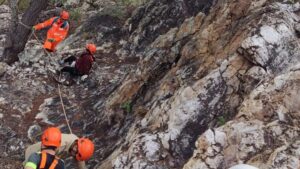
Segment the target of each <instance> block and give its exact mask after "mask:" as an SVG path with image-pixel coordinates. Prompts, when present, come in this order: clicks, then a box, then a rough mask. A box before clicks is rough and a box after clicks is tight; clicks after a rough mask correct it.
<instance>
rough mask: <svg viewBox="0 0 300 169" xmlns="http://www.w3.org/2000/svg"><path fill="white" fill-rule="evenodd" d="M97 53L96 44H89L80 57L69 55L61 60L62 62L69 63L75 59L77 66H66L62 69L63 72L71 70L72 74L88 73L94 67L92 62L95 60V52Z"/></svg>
mask: <svg viewBox="0 0 300 169" xmlns="http://www.w3.org/2000/svg"><path fill="white" fill-rule="evenodd" d="M95 53H96V45H95V44H87V45H86V51H85V52H84V53H83V54H81V55H80V56H79V57H78V58H76V57H75V56H71V57H68V58H66V59H64V60H62V61H61V62H60V64H64V63H69V64H72V62H74V61H75V66H73V67H72V66H65V67H63V68H62V69H61V72H69V73H70V74H71V75H72V76H82V75H88V74H89V73H90V70H91V68H92V64H93V62H94V61H95V57H94V54H95Z"/></svg>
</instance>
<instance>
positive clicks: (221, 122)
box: [218, 116, 226, 126]
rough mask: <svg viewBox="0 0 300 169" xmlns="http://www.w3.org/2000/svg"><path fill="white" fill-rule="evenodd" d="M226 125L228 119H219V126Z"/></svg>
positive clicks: (222, 117) (221, 117)
mask: <svg viewBox="0 0 300 169" xmlns="http://www.w3.org/2000/svg"><path fill="white" fill-rule="evenodd" d="M225 123H226V119H225V117H224V116H220V117H218V126H223V125H224V124H225Z"/></svg>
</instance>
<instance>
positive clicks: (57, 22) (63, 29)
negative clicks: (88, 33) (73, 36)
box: [32, 11, 69, 52]
mask: <svg viewBox="0 0 300 169" xmlns="http://www.w3.org/2000/svg"><path fill="white" fill-rule="evenodd" d="M68 19H69V13H68V12H67V11H62V12H61V13H60V16H59V17H52V18H50V19H48V20H46V21H45V22H43V23H39V24H37V25H35V26H33V28H32V29H33V30H40V29H44V28H47V27H50V28H49V30H48V32H47V39H46V40H45V43H44V48H45V49H46V50H47V51H49V52H54V51H55V47H56V46H57V45H58V44H59V43H60V42H61V41H62V40H64V39H65V38H66V36H67V34H68V31H69V23H68V21H67V20H68Z"/></svg>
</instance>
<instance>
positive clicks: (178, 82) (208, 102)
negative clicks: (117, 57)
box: [99, 0, 299, 168]
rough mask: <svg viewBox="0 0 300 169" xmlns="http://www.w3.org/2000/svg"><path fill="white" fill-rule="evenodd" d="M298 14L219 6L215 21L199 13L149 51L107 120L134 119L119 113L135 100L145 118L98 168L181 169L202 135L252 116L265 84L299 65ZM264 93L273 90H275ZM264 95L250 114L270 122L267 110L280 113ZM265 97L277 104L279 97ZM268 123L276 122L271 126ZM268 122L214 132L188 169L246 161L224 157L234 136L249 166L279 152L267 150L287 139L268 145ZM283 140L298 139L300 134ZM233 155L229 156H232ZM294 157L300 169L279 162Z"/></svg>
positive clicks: (278, 8) (286, 9)
mask: <svg viewBox="0 0 300 169" xmlns="http://www.w3.org/2000/svg"><path fill="white" fill-rule="evenodd" d="M237 7H238V8H237ZM298 9H299V4H298V3H297V4H295V5H291V4H290V5H288V4H283V3H276V2H274V3H270V2H267V1H263V0H262V1H255V2H251V1H247V2H246V1H230V0H228V1H226V0H224V1H218V2H217V4H216V5H215V6H213V8H212V10H211V11H210V13H209V14H208V16H205V14H203V13H199V14H198V15H196V16H195V17H192V18H190V19H187V20H186V21H185V22H184V23H183V24H182V25H181V26H180V27H178V28H173V29H171V30H170V31H168V33H166V34H165V35H161V36H160V37H158V38H157V39H156V40H155V41H154V42H153V43H152V44H151V47H148V48H146V50H145V52H144V53H143V58H144V59H142V60H141V61H140V63H139V67H138V68H137V70H136V71H135V73H133V74H131V75H129V76H128V77H127V78H126V79H125V80H124V82H123V84H122V85H121V86H120V87H119V88H118V89H117V91H116V92H114V93H113V95H111V96H110V98H109V99H108V101H107V103H106V108H107V114H109V113H112V115H111V116H113V117H114V116H118V118H121V119H122V118H123V117H122V116H125V117H126V116H128V115H120V112H119V111H117V110H118V107H119V105H122V104H123V103H126V102H128V101H130V102H131V103H132V106H133V111H132V113H134V114H136V116H139V117H136V118H135V123H134V124H132V125H131V128H130V129H129V131H130V132H128V134H127V136H126V140H125V143H123V146H122V147H121V148H120V149H119V150H116V151H115V153H114V154H113V155H112V156H111V157H110V158H109V161H107V163H104V164H103V165H100V166H99V168H103V167H104V168H105V167H106V168H109V165H108V164H109V163H112V166H113V167H114V168H181V166H183V165H184V163H185V161H186V160H188V158H189V157H190V156H191V154H192V151H193V145H194V142H195V141H196V139H197V137H198V136H199V135H200V134H201V133H202V132H204V131H205V130H206V129H207V128H209V127H215V126H217V125H221V124H222V123H224V122H223V121H224V120H228V119H231V118H233V117H234V116H235V114H237V113H238V112H245V110H244V107H243V105H244V104H246V101H243V100H246V99H247V98H248V97H250V96H251V94H252V92H255V91H256V90H258V89H260V87H261V86H260V85H261V84H262V83H267V84H268V83H272V81H273V79H274V77H277V76H279V75H281V74H284V73H287V72H289V71H290V70H291V67H292V66H294V65H296V64H298V60H299V57H298V56H299V50H298V48H297V46H298V43H299V41H298V38H297V35H296V33H295V30H294V28H295V26H296V25H297V22H298V20H299V19H298V16H297V15H296V13H295V12H296V11H297V10H298ZM294 77H297V76H296V75H295V76H294ZM290 80H291V79H290ZM295 81H296V80H295ZM270 85H271V84H270ZM277 85H281V86H282V83H279V84H277ZM295 86H297V85H295ZM292 88H294V87H292ZM264 90H265V91H268V90H269V87H266V88H264ZM264 90H261V89H260V90H259V91H264ZM296 90H297V89H295V91H296ZM275 91H277V92H280V91H281V90H280V91H278V90H275ZM285 94H286V90H284V91H281V95H282V96H283V95H285ZM279 95H280V94H279ZM258 96H261V95H259V94H257V93H256V97H253V98H255V99H256V100H257V102H259V103H261V104H262V105H264V106H262V107H261V108H260V109H259V107H257V106H258V105H256V104H252V105H251V106H248V107H247V108H246V110H248V111H250V112H251V111H253V110H255V112H256V115H255V116H256V117H258V116H262V117H264V116H265V115H264V114H262V113H265V112H266V111H267V110H264V109H268V108H267V107H269V109H270V110H269V111H272V110H274V108H272V107H271V106H267V107H265V106H266V105H265V103H266V101H263V100H260V99H259V97H258ZM264 98H265V97H264ZM266 98H268V99H269V100H271V99H272V98H274V99H276V97H275V95H274V93H272V94H269V95H268V96H266ZM270 102H271V101H270ZM279 102H280V101H279ZM294 105H296V103H295V104H294ZM257 108H258V110H257ZM141 109H142V110H143V111H142V112H140V110H141ZM289 110H290V109H289V108H287V111H289ZM269 111H267V112H269ZM114 112H115V114H114ZM139 113H142V114H139ZM245 113H246V114H247V111H246V112H245ZM267 114H269V113H267ZM248 115H249V114H248ZM268 117H269V116H268ZM270 117H274V116H273V115H270ZM222 119H223V120H222ZM274 120H275V119H274ZM268 122H269V123H270V124H272V123H273V121H272V120H271V119H269V120H268ZM264 123H265V121H259V120H254V121H251V120H249V119H246V120H245V121H244V122H241V123H237V124H234V123H233V124H232V123H229V125H228V128H229V129H231V128H235V130H234V131H232V132H230V133H229V131H227V130H226V129H224V130H225V131H226V132H225V131H223V130H221V131H218V130H217V132H213V131H214V130H208V131H207V132H205V133H208V134H206V135H208V136H206V135H204V136H201V137H200V138H199V140H198V142H197V150H196V151H195V153H194V156H193V158H192V159H190V161H189V162H188V163H187V164H185V165H184V168H227V167H230V166H232V165H233V164H236V163H238V162H240V161H238V160H233V159H232V158H231V157H232V156H229V155H228V157H225V155H224V153H225V152H224V149H225V148H226V146H228V145H230V144H229V143H227V139H228V137H230V136H231V135H233V134H234V133H235V134H238V133H241V135H245V137H246V136H247V137H248V138H244V139H243V138H241V140H236V139H235V140H234V141H235V142H234V143H232V146H233V147H234V146H238V147H240V148H239V151H240V154H241V156H240V157H239V158H240V159H239V160H241V161H242V162H245V163H246V162H248V161H249V159H251V158H254V157H255V155H256V154H260V153H261V152H262V151H267V152H269V153H271V154H272V153H274V152H276V151H275V150H273V149H266V147H267V146H268V144H267V143H266V142H268V141H269V142H273V139H277V138H278V135H280V134H278V135H277V136H276V135H272V134H269V135H268V136H269V137H271V138H266V133H272V132H274V131H270V130H269V131H268V130H264V128H265V126H266V125H267V124H264ZM289 125H291V127H292V128H294V127H296V128H297V126H295V125H293V124H290V123H289ZM277 128H281V126H277ZM242 129H244V130H242ZM239 130H240V131H239ZM296 131H297V130H292V131H291V132H292V133H295V132H296ZM247 132H249V134H247ZM279 133H284V132H279ZM282 137H283V138H285V139H287V140H297V137H298V134H294V135H292V136H290V137H286V136H285V135H282ZM265 139H268V141H266V140H265ZM285 139H284V141H281V142H280V143H281V144H283V143H284V145H280V144H278V145H277V148H279V147H281V146H287V147H289V146H288V145H290V144H292V143H293V141H292V142H291V143H287V140H285ZM202 144H203V145H204V146H206V147H203V146H201V145H202ZM269 144H272V143H269ZM279 145H280V146H279ZM275 147H276V146H275ZM240 149H242V151H241V150H240ZM285 150H287V151H285ZM288 150H289V149H288V148H286V149H284V150H282V151H281V152H288ZM270 151H271V152H270ZM231 152H233V151H232V150H231V149H229V150H228V153H231ZM233 154H235V153H233ZM272 157H273V156H272ZM289 157H292V159H293V160H292V161H291V163H292V162H293V163H292V164H291V165H293V166H292V168H294V167H298V166H297V161H295V159H296V158H299V157H298V155H294V154H291V153H290V154H284V153H283V155H281V156H279V157H278V159H280V158H281V159H282V158H286V159H289ZM278 159H276V157H274V158H273V159H272V160H271V163H272V164H271V166H268V167H271V168H272V167H273V168H276V167H277V168H280V167H282V166H284V165H286V164H279V163H278V162H276V161H277V160H278ZM111 161H112V162H111ZM294 162H295V163H294ZM249 163H250V162H249ZM263 163H264V161H260V162H259V164H263ZM277 163H278V164H277ZM256 165H257V166H259V165H258V164H256ZM262 168H264V167H262Z"/></svg>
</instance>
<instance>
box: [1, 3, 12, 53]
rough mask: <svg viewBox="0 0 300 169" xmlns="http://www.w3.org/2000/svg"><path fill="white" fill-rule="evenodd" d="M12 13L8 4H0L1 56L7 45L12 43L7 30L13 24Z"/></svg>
mask: <svg viewBox="0 0 300 169" xmlns="http://www.w3.org/2000/svg"><path fill="white" fill-rule="evenodd" d="M11 19H12V14H11V10H10V8H9V7H8V6H7V5H1V6H0V22H1V25H0V57H2V53H3V50H4V48H5V47H7V46H9V45H11V42H10V40H9V38H8V37H7V32H8V31H9V27H10V26H11Z"/></svg>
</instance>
